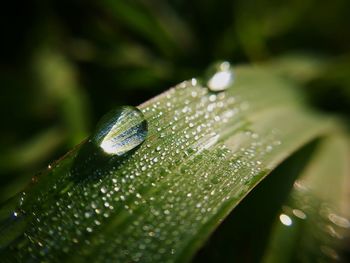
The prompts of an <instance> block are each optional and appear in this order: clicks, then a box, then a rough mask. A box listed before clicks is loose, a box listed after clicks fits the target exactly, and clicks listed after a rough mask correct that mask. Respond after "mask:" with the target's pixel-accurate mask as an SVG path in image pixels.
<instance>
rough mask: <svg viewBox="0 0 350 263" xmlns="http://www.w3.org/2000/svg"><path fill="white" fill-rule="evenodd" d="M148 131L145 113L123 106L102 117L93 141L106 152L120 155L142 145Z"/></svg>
mask: <svg viewBox="0 0 350 263" xmlns="http://www.w3.org/2000/svg"><path fill="white" fill-rule="evenodd" d="M147 131H148V128H147V121H146V119H145V117H144V116H143V113H142V112H141V111H140V110H139V109H137V108H135V107H132V106H122V107H118V108H116V109H114V110H112V111H111V112H109V113H107V114H106V115H105V116H104V117H103V118H102V119H101V121H100V123H99V124H98V126H97V129H96V132H95V133H94V135H93V137H92V141H93V142H94V143H95V144H96V145H98V146H99V147H100V148H101V149H102V150H103V151H104V152H106V153H108V154H113V155H118V156H120V155H123V154H124V153H126V152H128V151H130V150H132V149H134V148H135V147H136V146H138V145H140V144H141V143H142V142H143V141H144V140H145V139H146V136H147Z"/></svg>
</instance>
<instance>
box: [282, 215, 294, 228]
mask: <svg viewBox="0 0 350 263" xmlns="http://www.w3.org/2000/svg"><path fill="white" fill-rule="evenodd" d="M280 221H281V223H282V224H283V225H285V226H291V225H292V223H293V221H292V219H291V218H290V217H289V216H287V215H286V214H280Z"/></svg>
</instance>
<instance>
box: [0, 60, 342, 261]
mask: <svg viewBox="0 0 350 263" xmlns="http://www.w3.org/2000/svg"><path fill="white" fill-rule="evenodd" d="M234 77H235V79H234V82H233V84H232V86H231V87H229V88H228V89H227V90H225V91H223V92H221V93H211V92H210V91H209V90H208V89H207V88H206V87H203V86H201V85H199V84H198V83H197V81H196V80H194V79H193V80H190V81H185V82H183V83H181V84H179V85H178V86H176V87H175V88H173V89H170V90H169V91H167V92H165V93H163V94H161V95H159V96H158V97H155V98H154V99H151V100H150V101H148V102H146V103H144V104H142V105H141V106H140V107H139V108H140V109H141V110H142V112H143V113H144V115H145V117H146V119H147V120H148V127H149V133H148V137H147V139H146V141H145V142H144V143H143V144H142V145H141V146H140V147H139V148H138V149H136V150H135V151H132V152H129V153H128V154H127V155H125V156H123V157H121V158H120V157H118V158H117V157H113V156H107V155H106V154H103V153H101V151H100V150H99V149H98V148H97V147H85V146H84V145H86V143H85V144H84V143H83V144H82V145H80V146H78V147H76V148H75V149H74V150H73V151H71V152H70V153H69V154H67V155H66V156H65V157H63V158H62V159H60V160H59V161H57V162H56V163H54V164H53V165H51V166H50V167H49V169H48V170H47V171H45V172H44V175H42V176H39V177H38V178H34V181H36V183H35V184H34V185H32V186H31V187H29V188H28V189H27V190H26V191H25V192H24V193H22V194H21V195H20V196H19V197H18V198H17V199H14V200H12V201H10V202H9V203H8V204H7V205H6V206H4V207H3V208H2V210H1V213H0V220H1V222H2V224H1V235H0V246H1V248H2V253H1V254H2V258H3V259H6V260H8V261H11V260H19V261H26V260H27V261H30V260H33V261H37V260H49V261H60V262H62V261H66V262H78V261H81V262H85V261H86V260H87V259H89V260H93V261H94V262H106V261H107V262H108V261H112V262H134V261H141V262H184V261H188V260H189V259H190V258H191V257H192V256H193V255H194V253H195V252H196V251H197V250H198V248H199V247H201V246H202V244H203V242H204V241H205V240H206V239H207V238H208V236H209V235H210V234H211V233H212V232H213V231H214V229H215V228H216V227H217V226H218V225H219V224H220V222H221V221H222V220H223V219H224V218H225V217H226V216H227V215H228V214H229V213H230V212H231V211H232V210H233V208H234V207H235V206H237V204H239V202H240V201H241V200H242V199H243V198H244V197H245V196H246V195H247V194H248V193H249V192H250V191H251V190H252V189H253V188H254V187H255V186H256V185H257V184H258V183H259V182H260V181H261V180H263V179H264V177H265V176H266V175H267V174H268V173H269V172H270V171H271V170H272V169H274V168H275V167H276V166H277V165H279V164H280V163H281V162H282V161H283V160H284V159H285V158H287V157H288V156H290V155H291V154H292V153H293V152H295V151H296V150H297V149H298V148H300V147H302V146H303V145H305V144H306V143H308V142H310V141H311V140H313V139H315V138H317V137H319V136H321V135H324V134H326V133H327V132H329V131H331V129H333V128H332V127H334V126H335V125H336V124H335V122H333V121H332V119H330V118H328V117H324V116H320V115H318V114H316V113H314V112H312V111H311V110H310V109H309V108H307V107H306V106H305V105H304V102H303V101H304V100H303V97H302V95H301V94H299V93H298V90H297V89H296V87H295V84H294V83H293V82H291V81H290V80H288V79H284V78H280V77H279V76H276V75H274V74H272V73H271V72H269V71H264V70H263V69H259V68H252V67H237V68H236V69H235V71H234ZM17 202H20V204H19V206H18V204H17ZM16 206H18V207H17V208H16ZM13 209H16V210H15V213H13Z"/></svg>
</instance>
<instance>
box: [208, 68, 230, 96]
mask: <svg viewBox="0 0 350 263" xmlns="http://www.w3.org/2000/svg"><path fill="white" fill-rule="evenodd" d="M233 80H234V78H233V72H232V69H231V66H230V63H228V62H222V63H221V64H219V66H218V67H217V69H216V72H215V73H214V74H213V75H212V76H211V77H210V78H209V79H208V81H207V86H208V88H209V89H210V90H211V91H216V92H217V91H223V90H225V89H227V88H228V87H229V86H230V85H231V84H232V83H233Z"/></svg>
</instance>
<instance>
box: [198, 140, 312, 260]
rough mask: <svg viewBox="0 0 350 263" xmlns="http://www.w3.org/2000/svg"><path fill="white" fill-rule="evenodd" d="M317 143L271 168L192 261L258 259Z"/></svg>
mask: <svg viewBox="0 0 350 263" xmlns="http://www.w3.org/2000/svg"><path fill="white" fill-rule="evenodd" d="M317 144H318V141H313V142H312V143H309V144H308V145H307V146H305V147H303V148H302V149H300V150H298V151H297V152H296V153H295V154H293V155H292V156H291V157H290V158H288V159H287V160H285V161H284V162H283V163H282V164H281V165H279V166H278V167H277V168H276V169H275V170H274V171H273V172H271V174H269V175H268V176H267V177H266V178H265V179H264V180H263V181H262V182H261V183H260V184H259V185H258V186H257V187H256V188H255V189H254V190H253V191H252V192H251V193H249V195H248V196H247V197H246V198H244V200H243V201H242V202H241V203H240V204H239V205H238V206H237V207H236V208H235V209H234V210H233V212H232V213H231V214H230V215H229V216H228V217H227V218H226V219H225V220H224V222H223V223H222V224H220V226H219V227H218V228H217V229H216V231H215V232H214V233H213V234H212V236H211V237H210V239H209V240H208V241H207V243H206V244H205V246H204V247H202V248H201V249H200V250H199V251H198V253H197V254H196V256H195V257H194V259H193V262H195V263H196V262H198V263H199V262H222V263H224V262H260V260H261V257H262V255H263V252H264V249H265V247H266V245H267V243H268V237H269V232H270V229H271V226H272V224H273V222H274V219H275V217H276V215H277V213H278V212H279V210H280V208H281V206H282V204H283V203H284V201H285V200H286V199H287V197H288V195H289V193H290V191H291V189H292V186H293V183H294V181H295V180H296V178H297V177H298V176H299V175H300V173H301V171H302V170H303V169H304V168H305V166H306V165H307V163H308V161H309V160H310V157H311V155H312V153H313V152H314V150H315V149H316V147H317Z"/></svg>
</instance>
